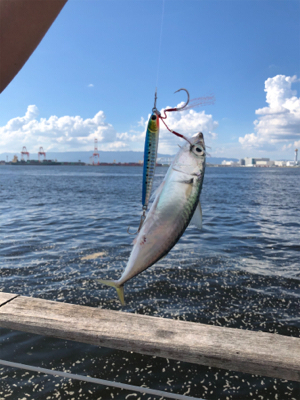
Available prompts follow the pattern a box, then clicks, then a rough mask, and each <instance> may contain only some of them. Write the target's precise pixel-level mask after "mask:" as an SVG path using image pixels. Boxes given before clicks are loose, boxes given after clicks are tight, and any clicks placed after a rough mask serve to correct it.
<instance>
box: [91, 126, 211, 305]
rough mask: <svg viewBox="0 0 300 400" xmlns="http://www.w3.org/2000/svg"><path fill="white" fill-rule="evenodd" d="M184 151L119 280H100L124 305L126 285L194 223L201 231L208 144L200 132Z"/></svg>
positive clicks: (161, 255)
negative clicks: (200, 200)
mask: <svg viewBox="0 0 300 400" xmlns="http://www.w3.org/2000/svg"><path fill="white" fill-rule="evenodd" d="M186 140H187V143H186V144H185V145H184V146H183V147H181V149H180V150H179V152H178V153H177V155H176V157H175V159H174V161H173V162H172V164H171V165H170V167H169V169H168V172H167V174H166V176H165V178H164V180H163V182H162V183H161V185H160V186H159V188H158V189H157V192H156V197H155V199H154V202H153V204H152V206H151V208H150V210H149V213H148V215H147V217H146V219H145V222H144V224H143V226H142V228H141V230H140V232H139V233H138V235H137V237H136V238H135V240H134V242H133V243H134V246H133V249H132V251H131V254H130V257H129V260H128V263H127V266H126V268H125V270H124V272H123V274H122V276H121V277H120V279H118V280H114V281H108V280H97V281H98V282H100V283H102V284H105V285H109V286H113V287H114V288H115V289H116V290H117V293H118V296H119V299H120V301H121V303H122V305H124V304H125V301H124V283H125V282H127V281H128V280H129V279H131V278H133V277H134V276H136V275H138V274H139V273H141V272H142V271H144V270H146V269H147V268H149V267H151V265H153V264H155V263H156V262H157V261H159V260H160V259H161V258H163V257H164V256H165V255H166V254H168V253H169V251H170V250H171V249H172V248H173V247H174V246H175V244H176V243H177V242H178V240H179V239H180V237H181V236H182V234H183V232H184V231H185V229H186V228H187V226H188V225H189V223H190V222H191V220H192V218H193V220H192V223H193V224H195V225H196V226H197V227H198V228H200V229H201V226H202V211H201V205H200V202H199V196H200V193H201V189H202V184H203V178H204V172H205V160H206V152H205V143H204V138H203V134H202V133H201V132H200V133H198V134H197V135H195V136H193V137H192V138H190V139H186Z"/></svg>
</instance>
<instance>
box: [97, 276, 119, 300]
mask: <svg viewBox="0 0 300 400" xmlns="http://www.w3.org/2000/svg"><path fill="white" fill-rule="evenodd" d="M97 282H99V283H102V285H107V286H112V287H114V288H115V289H116V291H117V294H118V297H119V300H120V302H121V304H122V306H125V300H124V285H119V284H118V282H117V281H106V280H104V279H97Z"/></svg>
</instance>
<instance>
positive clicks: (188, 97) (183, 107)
mask: <svg viewBox="0 0 300 400" xmlns="http://www.w3.org/2000/svg"><path fill="white" fill-rule="evenodd" d="M181 90H184V91H185V92H186V94H187V101H186V102H185V103H184V105H183V106H181V107H175V108H167V109H166V110H164V111H163V113H164V117H163V116H161V115H159V117H160V119H166V118H167V115H166V113H167V112H171V111H182V110H184V109H185V107H186V106H187V105H188V104H189V102H190V94H189V92H188V91H187V90H186V89H183V88H181V89H178V90H176V92H174V93H177V92H180V91H181ZM155 94H156V93H155Z"/></svg>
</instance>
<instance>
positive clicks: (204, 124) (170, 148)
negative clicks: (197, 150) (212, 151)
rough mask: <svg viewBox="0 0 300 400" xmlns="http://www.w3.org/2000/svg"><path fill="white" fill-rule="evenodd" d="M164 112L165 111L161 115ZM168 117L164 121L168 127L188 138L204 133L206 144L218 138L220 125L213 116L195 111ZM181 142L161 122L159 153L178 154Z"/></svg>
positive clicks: (171, 114)
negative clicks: (216, 131)
mask: <svg viewBox="0 0 300 400" xmlns="http://www.w3.org/2000/svg"><path fill="white" fill-rule="evenodd" d="M183 104H184V102H182V103H180V104H178V105H177V107H181V106H182V105H183ZM167 108H170V107H167ZM162 111H163V109H162V110H161V113H162ZM166 115H167V118H166V119H165V120H164V121H165V122H166V124H167V125H168V127H169V128H170V129H171V130H173V131H175V132H178V133H181V134H183V135H185V136H187V137H191V136H193V135H194V134H195V133H198V132H203V134H204V139H205V142H206V144H207V143H210V141H211V140H212V139H215V138H216V137H217V134H216V133H215V129H216V128H217V127H218V125H219V124H218V122H217V121H214V120H213V117H212V115H208V114H205V111H200V112H197V111H195V110H185V111H180V112H169V113H168V112H167V113H166ZM149 116H150V115H149ZM146 124H147V123H146ZM180 140H182V139H179V138H178V137H177V136H175V135H173V134H172V133H171V132H169V131H168V130H167V128H166V127H165V125H164V124H163V122H162V121H160V138H159V152H161V153H174V152H177V149H178V146H177V144H178V143H179V142H180Z"/></svg>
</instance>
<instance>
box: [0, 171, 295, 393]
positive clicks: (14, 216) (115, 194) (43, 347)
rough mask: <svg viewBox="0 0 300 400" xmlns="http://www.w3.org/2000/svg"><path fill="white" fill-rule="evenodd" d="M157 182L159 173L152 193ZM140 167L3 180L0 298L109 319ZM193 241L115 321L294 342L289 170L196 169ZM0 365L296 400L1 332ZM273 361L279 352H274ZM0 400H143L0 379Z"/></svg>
mask: <svg viewBox="0 0 300 400" xmlns="http://www.w3.org/2000/svg"><path fill="white" fill-rule="evenodd" d="M166 171H167V168H165V167H159V168H157V169H156V177H155V186H158V185H159V183H160V182H161V181H162V179H163V177H164V175H165V173H166ZM141 184H142V168H140V167H121V166H116V167H91V166H86V167H68V166H48V167H46V166H44V167H42V166H41V167H35V166H27V167H18V166H0V257H1V270H0V271H1V272H0V291H4V292H10V293H16V294H20V295H25V296H34V297H37V298H42V299H48V300H55V301H60V302H68V303H73V304H81V305H86V306H90V307H100V308H105V309H111V310H120V309H121V306H120V304H119V301H118V300H117V297H116V292H115V290H114V289H113V288H109V287H104V286H102V285H100V284H98V283H97V282H96V279H97V278H104V279H114V278H118V277H119V276H120V275H121V273H122V271H123V269H124V267H125V265H126V262H127V260H128V257H129V254H130V251H131V242H132V236H130V235H128V234H127V228H128V226H130V227H131V230H134V229H136V228H137V227H138V224H139V221H140V214H141ZM201 203H202V210H203V229H202V231H198V230H197V229H196V228H193V227H189V228H187V230H186V232H185V233H184V235H183V236H182V238H181V239H180V240H179V242H178V243H177V244H176V246H175V247H174V248H173V249H172V250H171V252H170V253H169V254H168V255H167V257H166V258H164V259H163V260H161V261H159V262H158V263H157V264H156V265H155V266H153V267H151V268H149V269H148V270H147V271H145V272H143V273H142V274H140V275H138V276H137V277H135V278H134V279H132V280H131V281H129V282H128V283H127V284H126V286H125V299H126V302H127V303H126V306H125V307H124V308H123V311H125V312H130V313H139V314H144V315H151V316H160V317H164V318H172V319H180V320H184V321H193V322H199V323H204V324H210V325H217V326H224V327H231V328H239V329H248V330H253V331H263V332H272V333H277V334H281V335H287V336H295V337H299V335H300V315H299V312H300V168H298V169H297V168H294V169H293V168H274V169H273V168H213V167H209V168H207V169H206V173H205V178H204V185H203V189H202V193H201ZM117 323H118V322H117V321H116V324H117ZM0 334H1V335H0V358H2V359H5V360H8V361H14V362H19V363H24V364H29V365H35V366H40V367H44V368H49V369H52V368H53V369H57V370H63V371H68V372H71V373H74V374H86V375H90V376H93V377H97V378H102V379H108V380H116V381H119V382H124V383H129V384H131V385H137V386H141V385H145V386H147V387H150V388H152V389H158V390H166V391H173V392H177V393H180V394H186V395H190V396H194V397H199V398H204V399H209V400H217V399H221V400H229V399H242V400H244V399H257V400H267V399H270V400H274V399H279V400H288V399H294V400H299V399H300V384H299V383H296V382H291V381H285V380H280V379H272V378H265V377H261V376H255V375H250V374H243V373H237V372H233V371H226V370H221V369H217V368H209V367H205V366H199V365H194V364H188V363H184V362H177V361H174V360H166V359H162V358H157V357H150V356H143V355H139V354H135V353H130V352H125V351H117V350H112V349H107V348H98V347H95V346H90V345H85V344H80V343H75V342H69V341H64V340H58V339H53V338H47V337H43V336H38V335H34V334H27V333H22V332H17V331H11V330H8V329H3V328H2V329H1V330H0ZM274 351H276V349H274ZM0 399H18V400H19V399H40V400H45V399H50V400H52V399H63V400H71V399H74V400H77V399H91V400H94V399H143V400H144V399H151V400H154V399H155V397H154V396H149V395H142V394H138V393H133V392H128V391H125V390H120V389H113V388H109V387H105V386H100V385H95V384H91V383H84V382H79V381H73V380H68V379H63V378H59V377H54V376H48V375H43V374H38V373H34V372H27V371H23V370H17V369H14V368H7V367H1V366H0Z"/></svg>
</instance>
